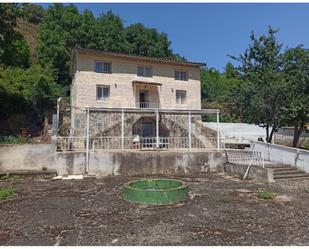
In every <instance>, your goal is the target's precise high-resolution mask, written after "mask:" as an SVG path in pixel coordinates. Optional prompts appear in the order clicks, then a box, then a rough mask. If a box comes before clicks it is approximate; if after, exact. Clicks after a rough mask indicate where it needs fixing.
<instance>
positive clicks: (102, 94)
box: [97, 86, 109, 100]
mask: <svg viewBox="0 0 309 249" xmlns="http://www.w3.org/2000/svg"><path fill="white" fill-rule="evenodd" d="M108 98H109V86H97V100H108Z"/></svg>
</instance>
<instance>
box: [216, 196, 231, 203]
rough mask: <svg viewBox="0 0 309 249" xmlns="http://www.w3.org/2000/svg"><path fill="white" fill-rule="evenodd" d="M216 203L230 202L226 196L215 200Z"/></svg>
mask: <svg viewBox="0 0 309 249" xmlns="http://www.w3.org/2000/svg"><path fill="white" fill-rule="evenodd" d="M217 202H219V203H230V202H231V200H230V199H229V198H228V197H227V196H220V197H219V198H218V199H217Z"/></svg>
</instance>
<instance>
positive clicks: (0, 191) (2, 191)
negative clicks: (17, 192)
mask: <svg viewBox="0 0 309 249" xmlns="http://www.w3.org/2000/svg"><path fill="white" fill-rule="evenodd" d="M13 195H14V191H13V189H12V188H11V187H4V188H0V200H6V199H9V198H11V197H12V196H13Z"/></svg>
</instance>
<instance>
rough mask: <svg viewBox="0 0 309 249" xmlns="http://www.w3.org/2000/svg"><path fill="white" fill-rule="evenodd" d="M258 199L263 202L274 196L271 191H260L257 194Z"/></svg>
mask: <svg viewBox="0 0 309 249" xmlns="http://www.w3.org/2000/svg"><path fill="white" fill-rule="evenodd" d="M258 197H259V198H261V199H264V200H270V199H274V197H275V194H274V193H273V192H271V191H260V192H258Z"/></svg>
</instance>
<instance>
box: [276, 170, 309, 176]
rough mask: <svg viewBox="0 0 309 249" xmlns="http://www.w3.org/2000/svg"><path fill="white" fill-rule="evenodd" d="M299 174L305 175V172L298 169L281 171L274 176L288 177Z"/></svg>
mask: <svg viewBox="0 0 309 249" xmlns="http://www.w3.org/2000/svg"><path fill="white" fill-rule="evenodd" d="M298 173H305V172H303V171H300V170H297V169H289V170H280V171H274V176H276V175H286V174H298Z"/></svg>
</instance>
